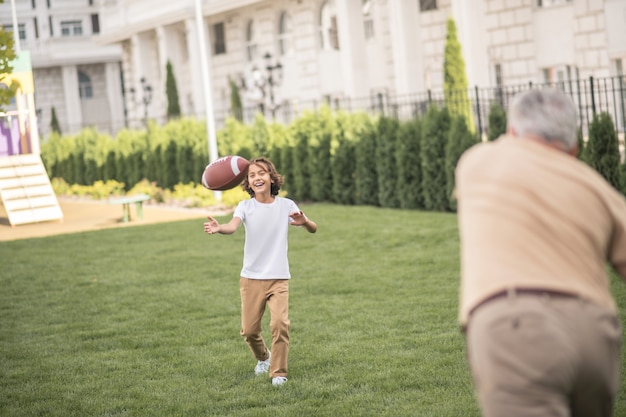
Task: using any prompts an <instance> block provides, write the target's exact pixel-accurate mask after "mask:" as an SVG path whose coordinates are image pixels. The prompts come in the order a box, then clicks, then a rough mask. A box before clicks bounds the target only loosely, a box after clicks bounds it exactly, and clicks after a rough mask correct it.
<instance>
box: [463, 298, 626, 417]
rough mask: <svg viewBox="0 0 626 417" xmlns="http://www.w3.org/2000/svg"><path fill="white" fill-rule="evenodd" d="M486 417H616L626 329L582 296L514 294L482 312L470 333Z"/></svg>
mask: <svg viewBox="0 0 626 417" xmlns="http://www.w3.org/2000/svg"><path fill="white" fill-rule="evenodd" d="M466 341H467V354H468V360H469V363H470V367H471V370H472V377H473V379H474V383H475V388H476V393H477V395H478V400H479V403H480V406H481V409H482V412H483V415H484V416H485V417H496V416H497V417H522V416H524V417H534V416H554V417H570V416H572V417H583V416H584V417H610V416H612V414H613V406H614V403H615V398H616V395H617V390H618V384H619V372H620V363H619V355H620V346H621V328H620V324H619V320H618V318H617V317H616V316H615V314H614V313H613V312H611V311H608V310H607V309H605V308H602V307H600V306H597V305H595V304H593V303H590V302H588V301H584V300H581V299H580V298H576V297H562V296H556V297H553V296H550V295H523V294H517V295H510V296H503V297H502V298H497V299H494V300H492V301H489V302H487V303H486V304H484V305H482V306H480V307H479V308H478V309H476V311H475V312H474V313H472V316H471V317H470V321H469V323H468V327H467V333H466Z"/></svg>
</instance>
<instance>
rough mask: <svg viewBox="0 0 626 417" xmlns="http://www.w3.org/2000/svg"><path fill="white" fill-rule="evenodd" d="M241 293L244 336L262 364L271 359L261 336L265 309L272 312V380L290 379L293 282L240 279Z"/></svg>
mask: <svg viewBox="0 0 626 417" xmlns="http://www.w3.org/2000/svg"><path fill="white" fill-rule="evenodd" d="M239 291H240V294H241V336H243V337H244V339H245V340H246V343H247V344H248V346H249V347H250V350H251V351H252V354H253V355H254V357H255V358H256V359H257V360H259V361H264V360H266V359H267V357H268V355H269V352H268V350H267V346H266V345H265V341H264V340H263V336H262V335H261V330H262V328H261V320H262V319H263V313H264V312H265V306H266V305H267V306H268V307H269V309H270V330H271V332H272V348H271V350H272V360H271V363H270V375H269V376H270V377H271V378H274V377H277V376H287V361H288V357H289V280H288V279H248V278H244V277H241V278H240V280H239Z"/></svg>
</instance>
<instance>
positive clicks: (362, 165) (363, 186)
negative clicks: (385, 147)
mask: <svg viewBox="0 0 626 417" xmlns="http://www.w3.org/2000/svg"><path fill="white" fill-rule="evenodd" d="M358 136H359V139H358V141H357V144H356V203H357V204H360V205H371V206H377V205H379V199H378V175H377V172H376V145H377V141H376V131H375V128H374V124H373V123H371V122H370V123H368V124H367V125H366V126H365V127H364V129H363V130H362V131H361V132H359V134H358Z"/></svg>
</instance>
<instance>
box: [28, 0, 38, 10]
mask: <svg viewBox="0 0 626 417" xmlns="http://www.w3.org/2000/svg"><path fill="white" fill-rule="evenodd" d="M30 6H31V8H32V9H35V8H37V5H36V4H35V0H30Z"/></svg>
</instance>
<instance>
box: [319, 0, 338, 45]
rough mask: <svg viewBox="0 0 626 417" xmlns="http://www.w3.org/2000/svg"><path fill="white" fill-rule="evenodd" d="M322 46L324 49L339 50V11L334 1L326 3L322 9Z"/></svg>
mask: <svg viewBox="0 0 626 417" xmlns="http://www.w3.org/2000/svg"><path fill="white" fill-rule="evenodd" d="M320 45H321V47H322V49H327V50H331V49H335V50H337V49H339V31H338V29H337V11H336V10H335V2H334V0H330V1H326V2H324V4H322V8H321V9H320Z"/></svg>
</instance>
